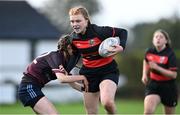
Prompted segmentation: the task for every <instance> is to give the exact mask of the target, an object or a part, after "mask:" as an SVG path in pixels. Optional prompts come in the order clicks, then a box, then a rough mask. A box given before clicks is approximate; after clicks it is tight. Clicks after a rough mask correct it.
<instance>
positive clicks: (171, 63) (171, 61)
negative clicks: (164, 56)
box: [168, 52, 178, 71]
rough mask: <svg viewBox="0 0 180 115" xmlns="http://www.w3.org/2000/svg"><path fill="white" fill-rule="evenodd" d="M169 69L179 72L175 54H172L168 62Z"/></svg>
mask: <svg viewBox="0 0 180 115" xmlns="http://www.w3.org/2000/svg"><path fill="white" fill-rule="evenodd" d="M168 67H169V69H170V70H172V71H177V69H178V68H177V62H176V55H175V53H174V52H172V53H171V55H170V56H169V62H168Z"/></svg>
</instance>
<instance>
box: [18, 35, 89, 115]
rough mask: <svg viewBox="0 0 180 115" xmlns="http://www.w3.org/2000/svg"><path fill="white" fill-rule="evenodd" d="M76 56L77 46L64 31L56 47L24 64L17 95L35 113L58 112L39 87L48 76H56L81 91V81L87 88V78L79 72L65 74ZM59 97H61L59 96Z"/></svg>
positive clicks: (72, 64) (77, 55) (47, 79)
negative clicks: (26, 64) (25, 68)
mask: <svg viewBox="0 0 180 115" xmlns="http://www.w3.org/2000/svg"><path fill="white" fill-rule="evenodd" d="M79 57H80V55H79V53H78V52H77V50H76V49H75V48H74V47H73V46H72V45H71V40H70V37H69V36H68V35H64V36H62V37H61V38H60V39H59V41H58V50H57V51H51V52H48V53H44V54H43V55H40V56H38V57H37V58H35V59H34V60H33V61H32V63H30V64H29V65H28V67H27V70H26V72H24V76H23V78H22V80H21V83H20V85H19V89H18V96H19V99H20V101H21V102H22V103H23V105H24V106H31V108H32V109H33V111H34V112H35V113H37V114H53V115H55V114H58V112H57V110H56V109H55V107H54V105H53V104H52V103H51V102H50V101H49V100H48V99H47V98H46V97H45V95H44V94H43V92H42V91H41V89H42V88H43V87H44V86H45V84H46V83H48V82H50V81H51V80H55V79H58V80H59V81H60V82H62V83H70V85H71V86H72V87H73V88H75V89H77V90H79V91H81V88H82V87H83V86H81V84H78V83H76V81H82V82H83V83H84V88H85V89H86V90H88V81H87V80H86V78H85V77H84V76H83V75H73V76H72V75H68V73H69V72H70V70H71V69H72V68H73V67H74V66H75V65H76V63H77V60H78V58H79ZM59 98H61V97H59Z"/></svg>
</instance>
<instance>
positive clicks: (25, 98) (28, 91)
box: [18, 82, 44, 108]
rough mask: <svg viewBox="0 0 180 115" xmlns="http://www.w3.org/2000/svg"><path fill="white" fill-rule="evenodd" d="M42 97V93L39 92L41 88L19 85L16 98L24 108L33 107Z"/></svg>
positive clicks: (34, 85)
mask: <svg viewBox="0 0 180 115" xmlns="http://www.w3.org/2000/svg"><path fill="white" fill-rule="evenodd" d="M42 97H44V94H43V92H42V91H41V87H39V86H38V85H36V84H33V83H31V82H30V83H25V82H24V83H23V82H22V83H21V84H20V85H19V88H18V98H19V99H20V101H21V102H22V104H23V105H24V106H31V107H32V108H33V107H34V105H35V104H36V103H37V102H38V101H39V100H40V99H41V98H42Z"/></svg>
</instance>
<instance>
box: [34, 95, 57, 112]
mask: <svg viewBox="0 0 180 115" xmlns="http://www.w3.org/2000/svg"><path fill="white" fill-rule="evenodd" d="M33 110H34V112H36V113H37V114H53V115H58V112H57V111H56V109H55V107H54V105H53V104H52V103H51V102H50V101H49V100H48V99H47V98H46V97H42V98H41V99H40V100H39V101H38V102H37V103H36V105H35V106H34V108H33Z"/></svg>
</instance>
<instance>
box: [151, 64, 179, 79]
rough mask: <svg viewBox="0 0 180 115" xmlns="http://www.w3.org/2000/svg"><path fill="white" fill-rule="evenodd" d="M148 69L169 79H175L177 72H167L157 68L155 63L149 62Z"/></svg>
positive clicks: (159, 67) (167, 70)
mask: <svg viewBox="0 0 180 115" xmlns="http://www.w3.org/2000/svg"><path fill="white" fill-rule="evenodd" d="M149 67H150V68H151V69H154V70H156V71H159V72H160V73H161V74H162V75H164V76H167V77H170V78H173V79H176V77H177V72H176V71H172V70H169V69H165V68H162V67H161V66H159V65H158V64H156V63H155V62H149Z"/></svg>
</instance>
